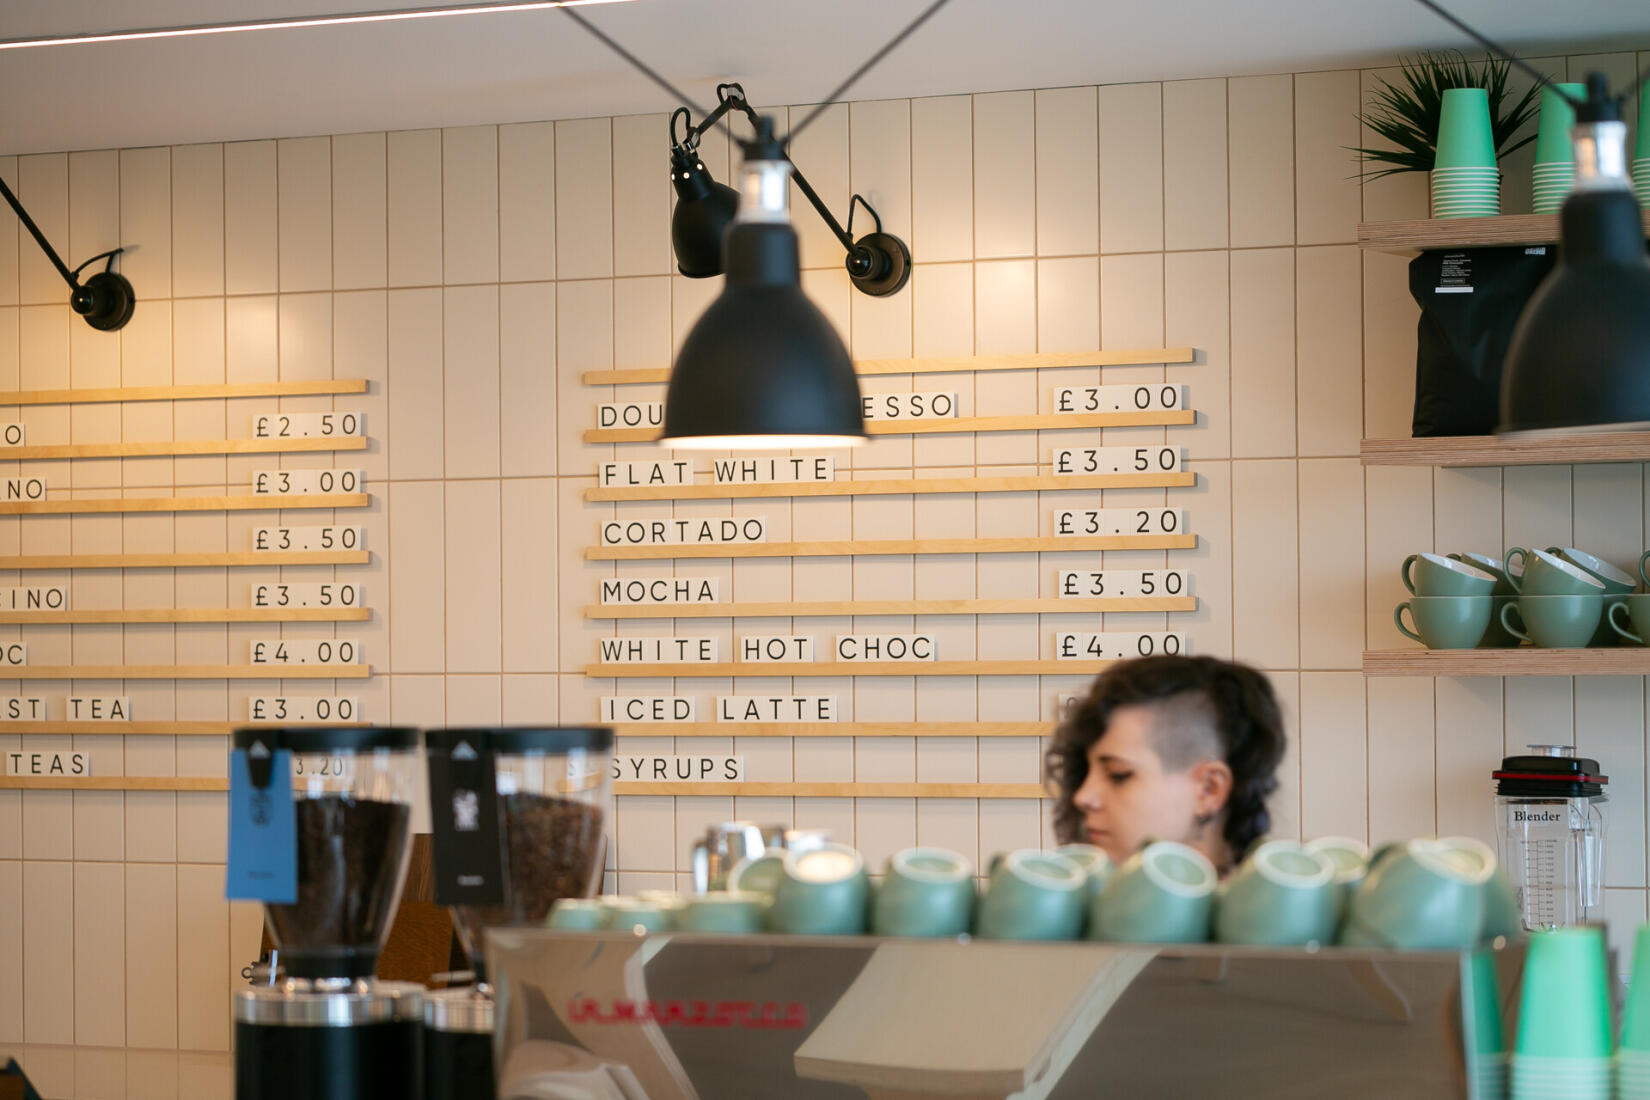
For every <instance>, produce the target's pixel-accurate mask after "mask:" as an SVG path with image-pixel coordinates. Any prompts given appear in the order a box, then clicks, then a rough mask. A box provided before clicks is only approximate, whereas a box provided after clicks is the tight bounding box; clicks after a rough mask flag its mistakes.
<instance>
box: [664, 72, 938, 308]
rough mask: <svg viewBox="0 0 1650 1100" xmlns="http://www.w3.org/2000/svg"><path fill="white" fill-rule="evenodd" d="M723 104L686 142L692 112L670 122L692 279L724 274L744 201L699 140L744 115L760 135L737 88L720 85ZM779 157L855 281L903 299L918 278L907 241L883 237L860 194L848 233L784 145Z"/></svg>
mask: <svg viewBox="0 0 1650 1100" xmlns="http://www.w3.org/2000/svg"><path fill="white" fill-rule="evenodd" d="M716 99H717V105H716V108H715V109H714V110H713V111H711V112H710V113H709V114H708V115H706V116H705V117H704V118H703V119H702V120H701V121H700V122H699V124H698V125H697V126H689V128H688V130H687V131H686V133H685V134H683V135H682V136H680V137H678V136H677V130H678V126H679V125H680V124H682V123H691V121H692V115H691V112H690V111H689V109H688V108H687V107H678V108H677V109H676V110H675V112H673V113H672V114H671V116H670V165H671V172H670V178H671V181H672V182H673V183H674V184H675V187H676V195H677V199H678V202H677V207H676V213H675V215H674V216H673V218H672V220H671V241H672V243H673V244H674V245H675V248H676V260H677V267H678V270H680V271H681V273H682V274H683V275H686V276H688V277H689V278H705V277H707V276H711V275H719V274H721V273H722V260H721V244H722V234H723V232H724V231H725V230H726V228H727V225H728V223H729V222H731V221H732V220H733V216H734V210H735V209H736V207H737V205H738V197H739V196H738V192H736V191H735V190H734V189H733V188H731V187H728V186H726V185H724V184H719V183H717V182H716V181H715V180H714V179H712V178H711V175H710V173H709V171H708V170H707V169H706V168H705V165H704V161H703V160H702V159H701V158H700V157H699V152H698V150H699V142H700V139H702V138H703V137H704V135H705V134H706V133H708V132H709V131H710V129H711V128H712V127H714V126H715V125H717V124H718V123H719V122H721V121H722V120H723V118H724V117H725V116H726V115H727V114H728V113H729V112H731V111H737V112H739V113H740V114H742V115H744V116H745V117H746V118H747V119H748V120H750V123H751V125H752V127H754V128H756V129H757V131H758V132H761V127H760V116H759V115H758V114H757V113H756V110H755V109H754V108H753V107H752V106H751V105H750V101H749V100H748V99H746V97H745V89H744V88H742V87H740V86H739V85H738V84H735V83H729V84H719V85H717V87H716ZM778 155H779V156H780V157H782V158H783V159H784V160H785V161H786V162H787V163H788V164H789V165H790V166H791V180H792V181H793V182H794V183H795V184H796V188H797V190H798V191H801V192H802V194H803V197H805V198H806V199H807V200H808V203H809V205H811V206H812V207H813V208H814V210H815V211H817V212H818V214H819V216H820V218H821V219H822V220H823V221H824V222H825V225H826V227H827V228H829V229H830V231H831V235H832V236H834V237H836V239H837V241H838V242H839V243H840V244H841V245H842V247H843V249H844V250H845V251H846V253H847V255H846V257H845V259H844V263H843V266H844V267H846V268H847V271H848V279H849V281H850V282H852V283H853V284H854V286H856V287H858V288H859V289H860V290H861V291H863V292H864V293H866V294H869V295H871V296H873V297H877V298H882V297H887V296H888V295H890V294H896V293H898V292H899V291H900V290H901V289H902V288H903V287H904V286H905V284H906V282H907V281H909V280H910V278H911V250H910V249H909V248H907V247H906V245H905V242H904V241H902V240H900V239H899V238H898V237H896V236H894V235H893V234H892V233H887V232H884V231H883V228H882V218H881V216H880V215H878V214H877V212H876V209H875V208H874V207H872V206H871V204H870V202H868V201H867V200H866V199H865V197H864V196H863V195H859V194H855V195H854V196H853V198H852V199H850V200H849V203H848V224H847V226H846V227H844V226H843V224H842V223H841V222H839V221H837V219H836V216H835V215H833V214H832V213H831V210H830V208H829V207H828V206H826V205H825V200H823V199H821V198H820V197H819V193H818V192H817V191H815V190H814V188H813V185H812V184H810V183H809V182H808V179H807V177H806V176H804V175H803V174H802V171H801V169H799V168H798V167H797V165H796V162H795V161H794V160H791V158H790V154H789V153H788V152H787V151H785V150H784V149H783V147H782V146H781V147H780V149H779V153H778ZM855 206H863V207H864V208H865V212H866V213H867V214H869V215H870V216H871V221H872V222H873V223H874V224H875V226H876V228H875V229H874V230H873V231H872V232H870V233H867V234H865V235H864V236H863V237H860V238H859V239H858V240H855V239H854V236H853V225H854V207H855Z"/></svg>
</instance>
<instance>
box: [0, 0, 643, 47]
mask: <svg viewBox="0 0 1650 1100" xmlns="http://www.w3.org/2000/svg"><path fill="white" fill-rule="evenodd" d="M626 2H627V0H520V2H518V3H484V4H453V5H449V6H446V7H440V8H392V9H387V10H383V11H357V12H340V13H338V14H336V15H310V16H292V17H291V18H287V19H246V20H240V21H237V22H229V23H199V24H194V25H191V26H179V27H137V28H132V29H130V30H120V31H92V32H87V33H85V34H66V35H54V36H47V37H34V38H8V39H4V40H0V50H20V49H29V48H33V47H37V46H75V45H85V44H88V43H94V42H138V41H142V40H144V39H150V38H194V37H198V36H200V35H207V34H233V33H235V32H237V31H273V30H290V29H292V28H296V27H335V26H344V25H348V24H352V23H390V22H396V21H399V20H404V19H437V18H441V17H444V16H449V15H493V14H498V13H501V12H520V11H543V10H546V9H549V8H566V7H583V6H585V5H587V4H621V3H626Z"/></svg>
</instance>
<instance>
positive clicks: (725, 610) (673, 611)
mask: <svg viewBox="0 0 1650 1100" xmlns="http://www.w3.org/2000/svg"><path fill="white" fill-rule="evenodd" d="M1196 610H1197V597H1196V596H1096V597H1092V598H1088V599H1072V598H1066V599H1061V598H1058V597H1056V598H1053V599H1024V600H1009V599H1002V600H992V599H986V600H833V601H829V602H824V603H665V604H611V603H609V604H590V605H589V606H587V607H586V608H585V609H584V617H585V618H587V619H804V618H807V617H809V616H815V615H1045V614H1059V615H1064V614H1074V615H1085V614H1094V613H1096V612H1106V611H1196ZM4 621H5V620H4V619H3V618H0V622H4Z"/></svg>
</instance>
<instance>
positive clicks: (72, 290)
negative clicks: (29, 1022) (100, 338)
mask: <svg viewBox="0 0 1650 1100" xmlns="http://www.w3.org/2000/svg"><path fill="white" fill-rule="evenodd" d="M0 196H4V197H5V200H6V203H7V205H9V206H10V207H11V208H12V210H13V212H15V213H16V214H17V220H18V221H20V222H22V223H23V228H25V229H27V230H28V231H29V235H30V236H31V237H33V238H34V241H35V243H36V244H38V245H39V246H40V250H41V251H42V252H44V253H45V254H46V258H47V259H48V260H50V261H51V262H52V266H53V267H54V268H56V269H57V273H58V274H59V275H61V276H63V281H64V282H65V283H68V284H69V308H70V309H72V310H74V311H75V312H76V313H78V314H80V316H82V317H84V318H85V319H86V323H87V324H88V325H91V326H92V327H93V328H95V329H97V330H98V331H99V332H114V331H116V330H118V329H120V328H122V327H123V326H125V324H126V322H127V321H130V320H131V319H132V311H133V310H134V309H135V308H137V295H136V294H135V293H134V292H133V291H132V284H131V283H130V282H128V281H127V279H126V276H124V275H122V274H121V273H120V272H118V271H116V270H115V269H114V266H115V257H116V256H118V255H120V254H121V253H122V252H124V251H125V249H123V248H111V249H110V250H109V251H107V252H99V253H98V254H97V255H96V256H93V257H92V258H91V259H89V260H87V261H86V262H85V263H83V264H81V265H80V266H79V267H77V268H75V269H74V270H73V271H70V270H69V266H68V265H67V264H65V263H64V262H63V260H62V258H61V257H60V256H58V254H57V250H56V249H54V248H53V247H52V245H51V242H50V241H48V240H47V239H46V235H45V234H44V233H42V232H41V231H40V227H39V226H38V225H36V224H34V219H33V218H31V217H29V212H28V211H27V210H24V209H23V204H22V203H21V202H18V201H17V196H16V195H14V194H12V190H11V188H10V187H8V186H6V181H5V180H3V179H0ZM99 260H104V261H106V262H105V263H104V265H103V270H102V271H98V272H95V273H93V274H92V275H91V276H89V277H88V278H87V279H86V280H85V281H84V282H82V281H81V279H80V273H81V272H82V271H84V270H86V268H88V267H90V266H91V265H92V264H95V263H97V261H99Z"/></svg>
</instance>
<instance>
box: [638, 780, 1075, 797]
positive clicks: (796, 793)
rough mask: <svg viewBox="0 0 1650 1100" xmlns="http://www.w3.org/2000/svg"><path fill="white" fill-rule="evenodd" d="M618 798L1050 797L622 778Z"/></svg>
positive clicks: (1021, 792)
mask: <svg viewBox="0 0 1650 1100" xmlns="http://www.w3.org/2000/svg"><path fill="white" fill-rule="evenodd" d="M613 793H614V794H616V795H633V794H640V795H676V796H678V797H698V798H704V797H709V796H713V795H720V796H722V797H729V796H731V797H734V798H1047V797H1049V794H1048V792H1047V791H1045V790H1044V789H1043V788H1042V787H1041V786H1039V785H1038V784H1036V783H750V782H746V783H668V782H664V783H661V782H650V781H648V780H635V779H620V780H616V781H615V782H614V784H613Z"/></svg>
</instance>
